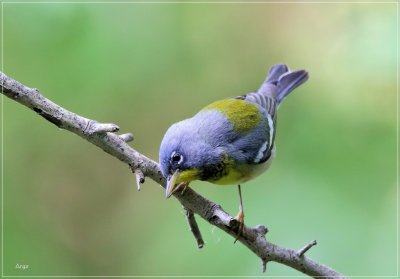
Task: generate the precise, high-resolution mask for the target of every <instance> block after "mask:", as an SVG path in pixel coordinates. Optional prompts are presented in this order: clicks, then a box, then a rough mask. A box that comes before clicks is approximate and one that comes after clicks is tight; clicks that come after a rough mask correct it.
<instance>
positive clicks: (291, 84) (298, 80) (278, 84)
mask: <svg viewBox="0 0 400 279" xmlns="http://www.w3.org/2000/svg"><path fill="white" fill-rule="evenodd" d="M307 79H308V73H307V72H306V71H305V70H296V71H290V70H289V69H288V67H287V66H286V65H284V64H277V65H274V66H272V67H271V69H270V70H269V73H268V76H267V79H266V80H265V82H264V83H263V85H262V86H261V87H260V89H259V90H258V92H261V93H263V94H267V95H269V94H273V95H274V97H275V98H276V100H277V101H278V103H281V102H282V101H283V99H285V97H286V96H287V95H289V93H290V92H292V91H293V90H294V89H295V88H297V87H298V86H300V85H302V84H303V83H304V82H305V81H306V80H307Z"/></svg>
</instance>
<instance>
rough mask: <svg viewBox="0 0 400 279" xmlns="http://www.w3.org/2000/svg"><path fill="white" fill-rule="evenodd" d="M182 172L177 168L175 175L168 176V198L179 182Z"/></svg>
mask: <svg viewBox="0 0 400 279" xmlns="http://www.w3.org/2000/svg"><path fill="white" fill-rule="evenodd" d="M179 175H180V172H179V171H178V170H176V171H175V172H174V174H173V175H169V176H168V178H167V187H166V188H165V197H166V198H167V199H168V198H169V197H170V196H171V195H172V194H173V193H174V190H175V189H176V187H177V186H178V184H177V183H176V182H177V180H178V178H179Z"/></svg>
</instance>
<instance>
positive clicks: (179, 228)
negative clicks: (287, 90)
mask: <svg viewBox="0 0 400 279" xmlns="http://www.w3.org/2000/svg"><path fill="white" fill-rule="evenodd" d="M2 28H3V31H4V33H3V42H2V43H3V47H4V49H3V51H4V56H3V61H2V62H3V70H4V72H5V73H6V74H8V75H9V76H11V77H13V78H15V79H17V80H19V81H21V82H23V83H24V84H26V85H28V86H31V87H35V88H38V89H40V91H41V92H42V94H44V95H45V96H46V97H48V98H50V99H51V100H53V101H55V102H56V103H58V104H60V105H61V106H63V107H65V108H67V109H69V110H71V111H73V112H76V113H78V114H80V115H83V116H86V117H89V118H92V119H96V120H98V121H103V122H113V123H117V124H118V125H119V126H120V127H121V132H122V133H124V132H133V133H134V135H135V141H134V142H133V143H131V145H132V146H133V147H134V148H136V149H137V150H138V151H140V152H142V153H144V154H146V155H147V156H149V157H151V158H153V159H157V158H158V149H159V143H160V141H161V139H162V136H163V134H164V132H165V131H166V129H167V128H168V127H169V125H171V124H172V123H174V122H176V121H178V120H181V119H184V118H187V117H190V116H192V115H193V114H194V113H195V112H197V110H199V109H200V108H202V107H203V106H205V105H207V104H208V103H210V102H212V101H214V100H218V99H221V98H226V97H229V96H235V95H239V94H243V93H246V92H249V91H251V90H255V89H257V88H258V86H259V85H260V84H261V83H262V81H263V80H264V78H265V76H266V74H267V71H268V69H269V67H270V66H271V65H273V64H274V63H280V62H284V63H287V64H289V66H290V67H291V68H296V69H297V68H305V69H307V70H308V71H309V72H310V80H309V81H308V82H307V83H306V84H305V85H304V86H302V87H301V88H299V89H298V90H296V92H295V93H294V94H293V95H291V96H290V97H289V98H288V99H286V100H285V102H284V104H283V105H282V106H281V108H280V111H279V117H278V118H279V120H278V122H279V124H278V125H279V127H278V134H277V157H276V159H275V161H274V163H273V164H272V167H271V168H270V170H269V171H268V172H267V173H265V174H264V175H262V176H260V177H259V178H257V179H256V180H253V181H251V182H249V183H247V184H246V185H244V187H243V196H244V206H245V210H246V222H247V224H248V225H251V226H255V225H257V224H259V223H262V224H265V225H267V227H268V228H269V230H270V232H269V233H268V235H267V237H268V239H269V240H270V241H271V242H273V243H276V244H278V245H282V246H285V247H288V248H294V249H297V248H300V247H302V246H303V245H304V244H305V243H307V242H309V241H310V240H312V239H317V240H318V246H317V247H315V248H313V249H312V250H310V251H309V253H308V255H309V256H310V257H311V258H313V259H315V260H317V261H319V262H321V263H325V264H327V265H330V266H331V267H333V268H335V269H337V270H338V271H340V272H342V273H346V274H349V275H369V276H376V277H377V276H378V275H396V272H397V265H396V264H397V262H396V255H397V254H396V253H397V232H396V223H397V216H396V205H397V202H396V195H397V192H396V171H397V169H396V121H397V119H396V102H397V97H396V59H397V58H396V35H397V25H396V4H394V3H392V4H378V3H377V4H360V3H358V4H355V3H353V4H344V3H342V4H315V3H314V4H265V3H264V4H222V3H219V4H195V3H186V4H182V3H180V4H137V3H136V4H133V3H130V4H128V3H126V4H15V3H4V6H3V26H2ZM3 109H4V112H3V113H4V118H3V120H4V126H3V129H4V135H3V136H4V142H3V144H4V154H3V158H4V173H3V175H4V176H3V179H4V185H3V191H4V192H3V194H4V196H3V198H4V204H3V210H4V211H3V214H4V247H3V248H4V258H3V260H4V270H3V272H4V275H15V276H21V275H39V276H41V275H48V276H53V275H93V276H96V275H103V276H108V275H136V276H140V275H150V276H152V275H154V276H156V275H181V276H184V275H210V276H213V275H215V276H216V275H219V276H222V275H243V276H245V275H254V276H260V277H261V276H264V275H269V276H277V275H281V276H290V275H301V274H300V273H298V272H296V271H294V270H292V269H290V268H288V267H285V266H282V265H279V264H276V263H270V264H269V265H268V271H267V273H266V274H262V273H261V262H260V260H259V259H258V258H257V257H256V256H255V255H253V254H252V253H251V252H249V251H248V250H247V249H246V248H245V247H244V246H242V245H241V244H236V245H234V244H233V238H231V237H229V236H227V235H226V234H224V233H223V232H221V231H220V230H218V229H215V228H213V227H211V226H210V225H209V224H207V223H206V222H204V221H203V220H198V221H199V223H200V227H201V231H202V233H203V236H204V239H205V241H206V246H205V247H204V248H203V249H202V250H198V249H197V248H196V245H195V241H194V239H193V236H192V235H191V233H190V232H189V230H188V227H187V225H186V222H185V218H184V214H183V210H182V208H181V207H180V205H179V204H178V202H177V201H176V200H174V199H171V200H166V199H165V198H164V193H163V190H162V189H161V188H160V187H159V186H157V185H156V184H155V183H153V182H152V181H150V179H148V180H147V181H146V183H145V185H144V186H143V187H142V191H141V192H137V191H136V184H135V179H134V177H133V176H132V174H131V172H130V170H129V169H128V168H127V166H126V165H124V164H122V163H120V162H118V161H117V160H116V159H115V158H113V157H111V156H109V155H107V154H105V153H104V152H102V151H101V150H99V149H98V148H97V147H95V146H93V145H91V144H89V143H87V142H85V141H83V140H82V139H81V138H79V137H77V136H75V135H73V134H71V133H70V132H66V131H63V130H60V129H57V128H55V127H54V126H53V125H51V124H50V123H48V122H46V121H44V120H43V119H42V118H40V117H38V116H36V115H35V114H34V113H33V112H32V111H30V110H28V109H26V108H25V107H22V106H21V105H19V104H17V103H16V102H13V101H11V100H9V99H6V98H4V100H3ZM193 188H195V189H196V190H197V191H199V192H200V193H201V194H203V195H204V196H206V197H208V198H210V199H212V200H214V201H216V202H218V203H220V204H221V205H222V206H223V208H224V209H225V210H227V211H228V212H230V213H231V214H236V213H237V210H238V208H237V206H238V197H237V190H236V188H235V187H216V186H212V185H211V184H207V183H203V182H196V183H193ZM16 264H27V265H29V268H28V269H27V270H24V271H23V270H19V269H16V267H15V266H16Z"/></svg>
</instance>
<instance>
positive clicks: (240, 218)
mask: <svg viewBox="0 0 400 279" xmlns="http://www.w3.org/2000/svg"><path fill="white" fill-rule="evenodd" d="M238 190H239V213H238V214H237V215H236V217H235V219H236V220H237V221H238V222H239V229H238V233H237V235H236V239H235V241H234V242H233V243H236V241H237V240H238V239H239V237H240V236H241V235H242V234H243V228H244V211H243V200H242V191H241V189H240V185H238Z"/></svg>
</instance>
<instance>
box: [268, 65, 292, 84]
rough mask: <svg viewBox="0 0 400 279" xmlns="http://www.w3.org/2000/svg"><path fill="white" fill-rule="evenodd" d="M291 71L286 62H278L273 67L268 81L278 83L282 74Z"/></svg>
mask: <svg viewBox="0 0 400 279" xmlns="http://www.w3.org/2000/svg"><path fill="white" fill-rule="evenodd" d="M287 71H289V69H288V67H287V66H286V65H285V64H277V65H274V66H272V67H271V69H270V70H269V73H268V77H267V80H266V82H269V83H273V84H275V85H276V84H277V82H278V80H279V78H280V76H281V75H283V74H284V73H286V72H287Z"/></svg>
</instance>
